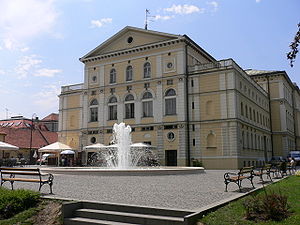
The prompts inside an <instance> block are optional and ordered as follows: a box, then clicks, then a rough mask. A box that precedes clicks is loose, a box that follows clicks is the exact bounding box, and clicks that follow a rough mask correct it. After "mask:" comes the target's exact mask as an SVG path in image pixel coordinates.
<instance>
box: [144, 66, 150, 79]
mask: <svg viewBox="0 0 300 225" xmlns="http://www.w3.org/2000/svg"><path fill="white" fill-rule="evenodd" d="M150 77H151V65H150V63H149V62H146V63H145V64H144V78H150Z"/></svg>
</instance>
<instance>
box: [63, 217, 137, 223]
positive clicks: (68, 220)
mask: <svg viewBox="0 0 300 225" xmlns="http://www.w3.org/2000/svg"><path fill="white" fill-rule="evenodd" d="M64 225H139V224H133V223H122V222H114V221H107V220H96V219H89V218H81V217H73V218H65V220H64Z"/></svg>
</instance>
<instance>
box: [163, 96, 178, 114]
mask: <svg viewBox="0 0 300 225" xmlns="http://www.w3.org/2000/svg"><path fill="white" fill-rule="evenodd" d="M165 102H166V115H175V114H176V98H169V99H166V101H165Z"/></svg>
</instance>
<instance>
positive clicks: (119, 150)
mask: <svg viewBox="0 0 300 225" xmlns="http://www.w3.org/2000/svg"><path fill="white" fill-rule="evenodd" d="M113 142H114V144H113V145H109V146H107V147H105V148H103V149H101V150H100V151H99V152H96V153H94V154H93V155H92V156H91V159H90V162H89V164H90V165H92V166H101V167H103V166H104V167H108V168H114V169H121V170H124V169H130V168H134V167H136V166H159V163H158V161H159V160H158V157H157V156H156V155H155V154H154V153H153V152H152V151H151V150H150V147H151V146H147V145H145V144H142V143H139V144H133V145H132V142H131V127H130V126H129V125H127V126H126V125H125V123H120V124H114V126H113Z"/></svg>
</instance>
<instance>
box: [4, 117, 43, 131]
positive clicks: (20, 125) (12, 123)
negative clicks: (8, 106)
mask: <svg viewBox="0 0 300 225" xmlns="http://www.w3.org/2000/svg"><path fill="white" fill-rule="evenodd" d="M31 125H32V121H31V120H30V119H26V118H21V119H6V120H2V121H0V127H5V128H15V129H30V128H31ZM33 125H34V127H35V129H37V128H39V129H40V130H43V131H47V130H48V128H47V127H46V126H45V124H43V123H42V122H36V121H34V122H33Z"/></svg>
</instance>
